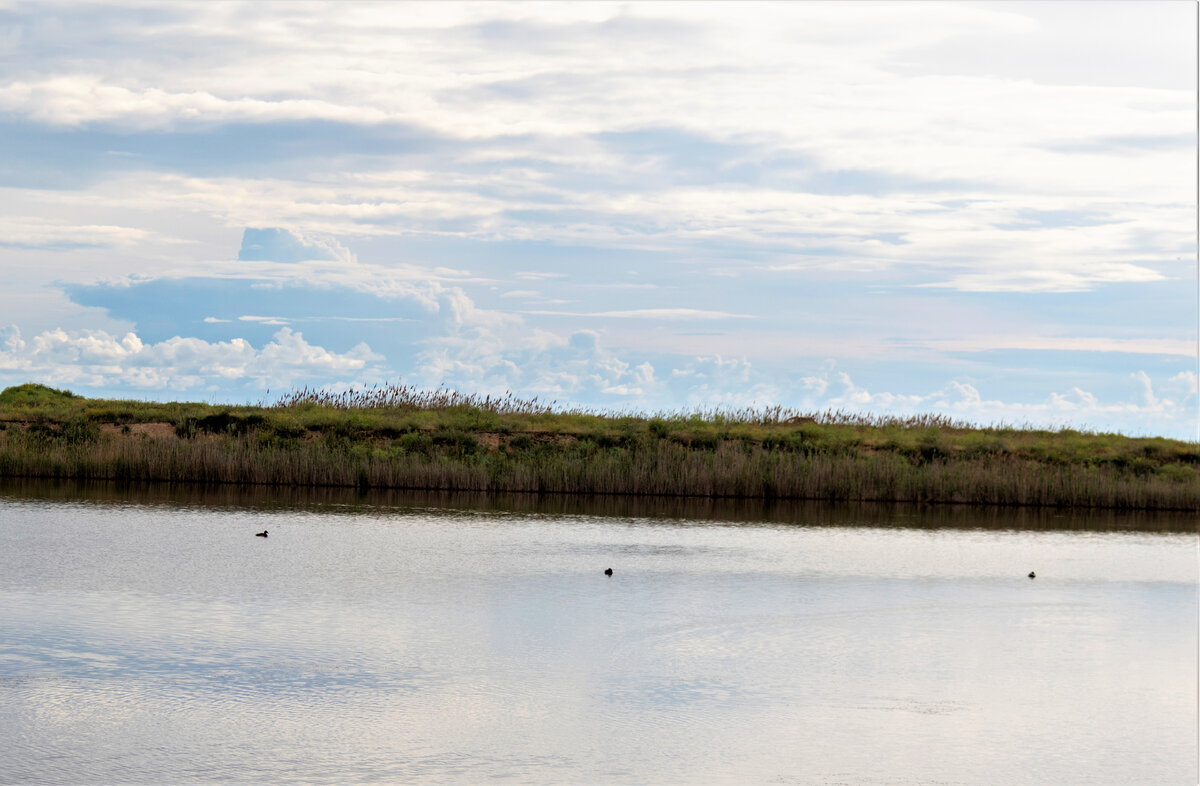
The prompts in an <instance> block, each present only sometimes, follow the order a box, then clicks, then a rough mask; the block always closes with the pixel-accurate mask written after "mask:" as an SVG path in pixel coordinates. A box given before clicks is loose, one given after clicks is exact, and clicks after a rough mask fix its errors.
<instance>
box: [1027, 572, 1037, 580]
mask: <svg viewBox="0 0 1200 786" xmlns="http://www.w3.org/2000/svg"><path fill="white" fill-rule="evenodd" d="M1029 578H1031V579H1036V578H1037V574H1036V573H1034V572H1033V571H1032V570H1031V571H1029Z"/></svg>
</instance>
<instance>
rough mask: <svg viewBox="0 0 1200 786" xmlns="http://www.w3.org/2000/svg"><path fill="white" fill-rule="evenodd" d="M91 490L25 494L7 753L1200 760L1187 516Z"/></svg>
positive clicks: (151, 768) (1096, 776) (454, 761)
mask: <svg viewBox="0 0 1200 786" xmlns="http://www.w3.org/2000/svg"><path fill="white" fill-rule="evenodd" d="M92 491H94V492H95V493H94V494H92V496H90V497H89V498H88V499H87V501H82V500H81V498H80V489H79V488H78V487H73V486H57V487H55V486H39V487H37V488H36V489H34V488H30V487H25V488H23V489H17V490H13V489H12V488H11V487H10V488H9V489H8V491H7V492H6V493H4V494H0V782H18V783H39V782H42V783H81V782H87V783H91V782H105V783H123V782H126V783H127V782H139V783H141V782H163V781H166V782H181V781H191V780H214V779H215V780H223V781H239V782H288V781H293V782H305V783H334V782H337V783H343V782H363V781H383V782H431V783H462V782H479V781H495V780H513V781H518V782H522V783H528V782H539V783H546V782H549V783H564V782H571V783H581V782H582V783H610V782H612V783H646V782H653V783H660V782H672V783H679V782H686V783H691V782H721V783H726V782H750V783H772V782H773V783H820V784H825V783H889V784H892V783H929V782H941V783H1032V782H1037V783H1071V784H1074V783H1190V782H1194V781H1195V779H1196V771H1195V770H1196V765H1195V761H1196V721H1197V718H1196V695H1197V685H1196V654H1195V653H1196V643H1197V642H1196V618H1197V600H1196V589H1195V588H1196V579H1197V575H1196V574H1197V567H1196V557H1195V548H1196V546H1195V537H1194V536H1192V535H1185V534H1176V533H1177V532H1178V531H1180V530H1183V529H1184V527H1183V524H1182V520H1181V519H1180V518H1178V517H1166V518H1160V517H1149V516H1144V515H1143V516H1141V517H1121V516H1118V515H1116V514H1106V515H1089V516H1087V517H1084V516H1078V517H1076V516H1062V517H1057V518H1056V517H1055V516H1054V515H1053V514H1041V513H1035V512H1033V511H1020V510H1018V511H1007V512H1006V511H995V510H993V511H991V512H988V513H986V514H984V513H980V511H970V510H964V509H941V510H938V509H925V510H922V509H914V508H893V507H871V508H868V507H865V506H844V507H836V508H829V507H822V506H816V505H794V506H788V507H786V508H785V507H780V506H774V507H771V508H769V509H763V508H761V507H760V508H756V507H755V506H753V505H748V506H741V507H739V506H737V505H730V506H725V507H722V506H719V505H714V503H711V502H699V501H667V502H664V501H645V500H641V501H629V500H620V499H612V498H610V499H601V500H593V501H589V502H587V503H581V502H579V501H572V500H569V499H567V498H551V499H544V498H543V499H540V500H539V499H537V498H530V497H513V498H501V499H497V498H482V499H481V498H472V499H438V498H436V497H428V496H426V497H420V498H418V497H412V496H410V495H394V496H388V495H382V496H368V497H359V496H358V495H354V494H349V495H347V494H345V493H344V492H343V493H330V492H325V493H312V492H310V493H309V495H308V496H304V497H295V496H293V497H288V496H286V495H282V494H279V493H277V492H272V493H266V494H262V495H255V496H251V497H244V496H239V493H238V492H236V491H234V490H233V489H228V488H227V489H224V490H216V491H197V490H195V489H167V490H164V489H161V488H160V489H157V490H151V491H149V493H146V490H142V491H141V492H138V493H133V492H130V491H129V490H124V491H122V490H118V489H113V488H107V489H106V488H104V487H99V488H96V489H93V490H92ZM156 495H157V496H156ZM439 502H442V503H447V502H449V503H452V505H453V506H452V507H439V506H438V503H439ZM143 503H146V504H143ZM595 506H598V507H595ZM606 506H607V507H606ZM689 506H699V507H689ZM972 516H974V518H972ZM1164 521H1167V522H1168V523H1167V524H1163V523H1162V522H1164ZM935 527H942V528H935ZM264 528H265V529H268V530H269V531H270V533H271V535H270V537H269V538H267V539H261V538H255V537H254V536H253V533H254V532H258V531H261V530H262V529H264ZM1191 529H1192V525H1189V526H1188V527H1187V530H1189V531H1190V530H1191ZM1073 530H1074V531H1073ZM605 567H612V568H613V569H614V575H613V576H612V577H611V578H607V577H605V576H604V574H603V573H602V571H603V570H604V568H605ZM1031 569H1036V570H1037V573H1038V578H1037V579H1036V580H1033V581H1030V580H1029V579H1027V578H1025V574H1026V573H1028V571H1029V570H1031Z"/></svg>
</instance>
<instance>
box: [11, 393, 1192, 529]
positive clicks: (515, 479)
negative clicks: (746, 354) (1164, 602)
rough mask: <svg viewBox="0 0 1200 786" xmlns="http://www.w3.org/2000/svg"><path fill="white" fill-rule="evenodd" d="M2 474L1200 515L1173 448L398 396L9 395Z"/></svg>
mask: <svg viewBox="0 0 1200 786" xmlns="http://www.w3.org/2000/svg"><path fill="white" fill-rule="evenodd" d="M0 429H2V430H0V476H10V477H54V478H77V479H108V480H118V481H165V482H197V483H242V484H270V485H281V486H349V487H358V488H410V489H456V490H465V491H522V492H524V491H528V492H543V493H576V494H653V495H695V496H705V497H742V498H760V499H762V498H766V499H771V498H793V499H827V500H878V501H911V502H968V503H981V504H1007V505H1055V506H1071V507H1110V508H1132V509H1175V510H1200V451H1197V448H1196V446H1195V445H1192V444H1189V443H1186V442H1181V441H1176V440H1169V439H1162V438H1131V437H1124V436H1120V435H1115V434H1095V433H1080V432H1077V431H1071V430H1061V431H1042V430H1034V429H1025V428H1008V427H993V428H982V429H980V428H968V427H966V426H965V425H964V424H960V423H954V422H952V421H950V420H948V419H946V418H942V417H937V416H925V417H919V418H910V419H904V420H900V419H894V418H872V417H862V416H856V415H845V414H842V413H824V414H819V415H816V416H809V417H806V416H802V415H800V414H799V413H794V412H791V411H788V410H784V409H779V408H773V409H768V410H745V411H740V412H711V413H699V414H681V415H666V416H658V417H649V416H634V415H598V414H594V413H588V412H580V411H561V410H558V411H556V410H554V409H553V407H551V406H545V405H540V404H538V403H537V402H528V401H521V400H519V399H514V398H512V397H508V398H504V399H489V398H481V397H475V396H461V395H456V394H452V393H448V392H445V391H435V392H422V391H417V390H414V389H412V388H404V387H392V388H381V389H375V390H370V391H365V392H361V393H357V394H353V395H345V396H340V397H330V396H325V395H320V394H315V393H311V392H308V391H301V392H299V393H295V394H292V395H290V396H287V397H285V398H284V399H282V400H281V401H279V402H277V403H275V404H273V405H270V406H237V407H229V406H212V405H207V404H199V403H170V404H158V403H147V402H137V401H108V400H97V399H85V398H81V397H78V396H74V395H73V394H70V393H68V392H66V391H56V390H53V389H51V388H46V387H43V386H40V385H22V386H19V387H15V388H8V389H7V390H5V391H3V392H2V393H0Z"/></svg>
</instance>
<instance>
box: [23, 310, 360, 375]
mask: <svg viewBox="0 0 1200 786" xmlns="http://www.w3.org/2000/svg"><path fill="white" fill-rule="evenodd" d="M0 335H2V336H3V341H2V342H0V347H2V349H0V376H3V377H4V378H6V379H8V380H9V381H14V382H15V381H26V380H29V379H35V380H38V381H42V382H46V383H50V384H61V385H82V386H86V387H91V388H107V387H128V388H133V389H136V390H177V391H188V390H200V391H203V390H215V389H218V388H222V387H225V386H230V385H232V386H236V387H240V388H245V387H255V388H259V389H261V388H266V387H287V386H289V385H293V384H296V383H298V382H301V381H305V380H310V379H320V378H325V377H328V376H331V375H345V374H354V375H358V376H364V377H366V376H370V372H371V371H372V367H373V366H374V365H375V364H377V363H378V361H381V360H383V358H382V357H381V356H379V355H377V354H375V353H374V352H372V351H371V348H370V347H369V346H367V345H366V344H359V345H358V346H356V347H354V348H353V349H351V350H350V351H349V352H345V353H337V352H331V351H329V350H327V349H325V348H323V347H320V346H316V345H313V344H309V343H308V342H307V341H305V340H304V337H303V335H301V334H300V333H298V332H294V331H292V330H291V329H290V328H286V327H285V328H281V329H280V330H279V331H278V332H277V333H275V336H274V338H273V339H272V340H271V341H270V342H269V343H267V344H265V345H264V346H262V347H261V348H258V349H256V348H255V347H254V346H253V345H251V344H250V342H248V341H246V340H245V339H240V338H235V339H232V340H230V341H220V342H213V343H210V342H207V341H202V340H200V339H196V338H181V337H175V338H171V339H168V340H166V341H161V342H158V343H156V344H146V343H143V342H142V340H141V339H140V338H138V336H137V335H136V334H134V333H126V334H125V335H124V336H121V337H119V338H118V337H116V336H111V335H109V334H108V333H105V332H102V331H73V332H67V331H63V330H52V331H47V332H44V333H40V334H38V335H36V336H34V337H32V338H30V339H25V338H23V337H22V335H21V332H20V330H19V329H18V328H16V327H15V326H10V327H9V328H7V329H6V330H4V331H2V332H0Z"/></svg>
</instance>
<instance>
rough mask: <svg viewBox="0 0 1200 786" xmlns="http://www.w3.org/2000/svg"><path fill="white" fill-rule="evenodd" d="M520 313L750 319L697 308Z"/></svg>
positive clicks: (525, 312) (742, 315) (653, 318)
mask: <svg viewBox="0 0 1200 786" xmlns="http://www.w3.org/2000/svg"><path fill="white" fill-rule="evenodd" d="M521 313H522V314H537V315H540V316H553V317H603V318H609V319H650V320H666V321H676V320H691V319H697V320H708V319H752V318H753V317H751V315H749V314H730V313H729V312H727V311H705V310H704V309H698V308H639V309H632V310H629V311H592V312H578V313H577V312H573V311H522V312H521Z"/></svg>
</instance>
